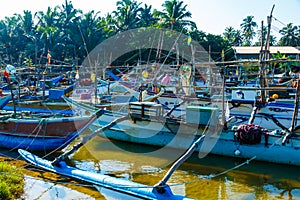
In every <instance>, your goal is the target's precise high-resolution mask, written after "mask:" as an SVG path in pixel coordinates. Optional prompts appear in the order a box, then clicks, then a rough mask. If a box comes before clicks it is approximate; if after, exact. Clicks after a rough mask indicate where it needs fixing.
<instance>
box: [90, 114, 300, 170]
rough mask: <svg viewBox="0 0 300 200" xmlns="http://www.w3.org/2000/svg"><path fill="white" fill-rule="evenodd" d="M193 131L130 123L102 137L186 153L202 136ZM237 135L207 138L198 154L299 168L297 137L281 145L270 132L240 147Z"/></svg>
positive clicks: (109, 116) (279, 138) (277, 135)
mask: <svg viewBox="0 0 300 200" xmlns="http://www.w3.org/2000/svg"><path fill="white" fill-rule="evenodd" d="M117 116H118V115H117V114H115V113H114V114H112V113H107V114H104V115H103V116H102V117H101V118H99V120H98V124H97V123H96V122H95V123H93V124H92V126H90V128H91V129H92V130H96V129H98V128H99V127H102V126H103V125H104V124H107V123H108V122H109V121H111V120H112V118H113V117H117ZM162 124H163V125H162ZM176 130H177V131H176ZM190 130H191V131H188V126H186V127H185V126H183V125H182V124H181V125H180V128H177V129H176V128H175V127H171V126H169V124H168V123H165V122H161V121H155V120H152V121H138V120H137V121H135V122H133V121H132V120H131V119H130V120H126V121H123V122H120V123H119V124H118V125H116V126H114V127H112V128H110V129H108V130H105V131H103V132H101V133H100V135H101V136H102V137H105V138H109V139H112V140H120V141H124V142H130V143H136V144H146V145H152V146H157V147H161V148H162V147H167V148H176V149H182V150H186V149H188V148H189V146H190V145H191V144H192V143H193V142H194V141H195V139H197V137H199V136H200V135H202V134H203V129H198V130H197V131H195V129H194V128H192V129H190ZM216 133H217V131H216ZM234 134H235V131H232V130H227V131H226V130H223V131H222V132H221V133H220V134H212V135H210V136H207V137H206V138H205V140H204V142H203V143H201V144H200V145H199V147H198V148H197V149H196V151H198V152H200V153H201V154H202V155H203V154H208V153H211V154H216V155H222V156H229V157H239V158H244V159H252V158H253V159H254V158H255V160H260V161H265V162H271V163H280V164H288V165H296V166H300V137H299V136H297V135H295V136H292V137H290V138H289V139H288V142H287V143H285V145H282V141H283V137H284V134H281V133H276V132H271V133H269V134H268V135H267V136H265V135H262V138H261V142H260V143H258V144H241V143H240V142H238V141H237V140H236V139H235V137H234ZM265 137H268V138H265ZM265 141H267V142H265Z"/></svg>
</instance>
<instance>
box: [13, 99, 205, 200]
mask: <svg viewBox="0 0 300 200" xmlns="http://www.w3.org/2000/svg"><path fill="white" fill-rule="evenodd" d="M68 101H69V102H72V103H74V105H76V106H78V105H81V106H84V107H85V108H90V106H88V105H84V104H82V103H78V102H75V101H73V100H71V99H69V100H68ZM102 114H103V113H102ZM126 119H127V116H123V117H121V118H117V119H115V120H113V121H111V122H109V123H108V124H106V125H105V126H103V127H101V128H100V129H98V130H96V131H94V132H92V133H91V134H90V135H86V136H83V137H82V140H81V141H80V142H79V143H77V144H75V145H74V146H73V148H71V149H69V150H68V151H65V152H64V153H63V154H61V155H60V156H58V157H56V158H55V159H54V160H53V161H49V160H46V159H43V158H40V157H38V156H36V155H35V154H32V153H30V152H28V151H26V150H23V149H18V152H19V154H20V155H21V156H22V157H23V158H24V159H25V160H26V161H27V162H29V163H31V164H33V165H34V166H36V167H38V168H42V169H45V170H48V171H51V172H54V173H57V174H61V175H64V176H67V177H70V178H74V179H76V180H81V181H85V182H87V183H90V184H93V185H94V186H95V187H96V188H97V189H98V190H99V192H101V191H102V190H103V189H106V190H110V191H114V192H117V196H118V198H124V197H126V198H130V199H131V198H138V199H174V200H182V199H190V198H188V197H186V196H182V195H179V194H174V193H173V191H172V189H171V187H170V186H169V185H168V184H167V181H168V180H169V179H170V177H171V176H172V174H173V173H174V171H175V170H176V169H177V168H178V167H179V166H180V165H181V164H182V163H183V162H184V161H185V160H186V159H188V158H189V157H190V155H191V154H192V153H193V151H194V149H195V147H196V146H197V145H198V143H199V142H200V140H201V139H202V138H199V139H198V140H196V141H195V142H194V144H193V145H191V147H189V148H188V150H187V151H186V154H184V155H183V156H181V157H180V158H178V160H176V162H175V163H174V164H173V165H172V167H171V168H170V169H169V171H168V172H167V173H166V175H165V176H164V177H163V178H162V179H161V180H160V181H159V182H158V183H157V184H155V185H154V186H147V185H143V184H140V183H135V182H132V181H130V180H126V179H121V178H116V177H111V176H109V175H104V174H100V173H95V172H91V171H87V170H83V169H79V168H76V167H71V166H68V165H67V164H66V162H65V159H66V158H67V157H68V156H70V155H71V154H72V153H74V152H75V151H76V150H78V149H79V148H80V147H82V146H83V145H84V144H85V143H87V142H88V141H90V140H91V139H92V138H93V137H95V136H97V135H98V134H99V132H102V131H104V130H106V129H109V128H111V127H112V126H114V125H116V124H117V123H118V122H121V121H123V120H126Z"/></svg>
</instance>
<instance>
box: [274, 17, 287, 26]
mask: <svg viewBox="0 0 300 200" xmlns="http://www.w3.org/2000/svg"><path fill="white" fill-rule="evenodd" d="M273 18H274V19H275V20H276V21H278V22H279V23H280V24H282V25H283V26H287V24H285V23H283V22H282V21H280V20H279V19H277V18H275V17H274V16H273Z"/></svg>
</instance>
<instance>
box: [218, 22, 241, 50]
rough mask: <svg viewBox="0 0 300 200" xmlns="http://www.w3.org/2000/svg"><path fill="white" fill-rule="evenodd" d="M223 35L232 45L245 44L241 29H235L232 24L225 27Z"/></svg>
mask: <svg viewBox="0 0 300 200" xmlns="http://www.w3.org/2000/svg"><path fill="white" fill-rule="evenodd" d="M223 36H224V39H225V40H227V41H228V42H229V43H230V44H231V45H232V46H241V45H242V44H243V37H242V35H241V31H239V30H234V28H233V27H232V26H229V27H227V28H226V29H225V32H224V33H223Z"/></svg>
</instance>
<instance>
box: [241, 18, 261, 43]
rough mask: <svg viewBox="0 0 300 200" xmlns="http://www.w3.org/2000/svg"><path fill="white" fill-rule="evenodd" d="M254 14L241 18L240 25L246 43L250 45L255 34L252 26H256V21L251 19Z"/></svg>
mask: <svg viewBox="0 0 300 200" xmlns="http://www.w3.org/2000/svg"><path fill="white" fill-rule="evenodd" d="M253 18H254V16H247V17H246V18H245V19H243V23H242V24H241V25H240V26H241V28H242V33H243V36H244V38H245V40H246V45H251V41H252V39H253V38H254V36H255V34H256V33H255V31H254V28H256V27H257V23H256V22H254V21H253Z"/></svg>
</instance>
